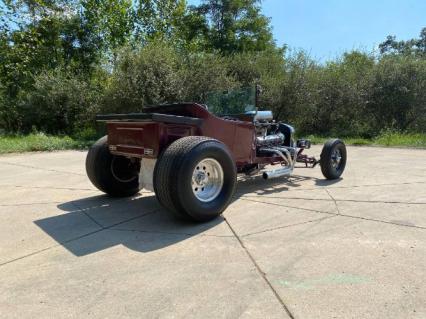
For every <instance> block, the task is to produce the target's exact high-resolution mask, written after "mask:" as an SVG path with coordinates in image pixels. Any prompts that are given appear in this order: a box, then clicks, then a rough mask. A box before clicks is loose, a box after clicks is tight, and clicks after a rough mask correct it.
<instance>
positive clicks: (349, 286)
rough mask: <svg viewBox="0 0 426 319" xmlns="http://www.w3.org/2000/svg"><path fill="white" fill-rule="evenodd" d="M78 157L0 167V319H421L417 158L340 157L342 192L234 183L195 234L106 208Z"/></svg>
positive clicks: (291, 182)
mask: <svg viewBox="0 0 426 319" xmlns="http://www.w3.org/2000/svg"><path fill="white" fill-rule="evenodd" d="M319 152H320V148H319V147H314V149H313V152H312V153H313V154H315V155H317V154H319ZM85 155H86V154H85V152H76V151H65V152H54V153H30V154H21V155H8V156H3V157H0V222H1V223H0V314H1V317H2V318H33V317H36V318H82V317H90V318H93V317H95V318H105V317H113V318H116V317H128V318H199V317H203V318H240V317H241V318H388V317H392V318H394V317H395V318H425V317H426V306H425V302H424V300H426V287H425V285H424V282H425V279H426V215H425V212H426V187H425V184H426V164H425V163H426V151H425V150H408V149H385V148H367V147H349V148H348V155H349V161H348V167H347V171H346V172H345V174H344V178H343V179H341V180H338V181H325V180H324V179H323V178H322V176H321V172H320V170H319V169H318V168H316V169H313V170H310V169H305V168H300V169H296V171H295V175H294V176H293V177H291V178H289V179H285V178H282V179H278V180H271V181H263V180H262V179H261V178H258V177H255V178H246V177H241V178H240V179H239V184H238V188H237V192H236V195H235V197H234V201H233V202H232V204H231V205H230V206H229V208H228V209H227V210H226V212H225V213H224V215H223V217H221V218H218V219H216V220H215V221H212V222H210V223H207V224H201V225H200V224H188V223H183V222H180V221H176V220H174V219H173V218H171V217H170V216H169V214H168V212H166V211H165V210H164V209H163V208H161V207H160V206H159V205H158V203H157V201H156V199H155V197H154V196H153V194H152V193H150V192H142V193H141V194H140V195H138V196H135V197H133V198H125V199H111V198H108V197H106V196H103V195H102V194H101V193H100V192H98V191H97V190H96V189H95V188H94V187H93V186H92V185H91V184H90V182H89V181H88V179H87V178H86V176H85V172H84V160H85ZM408 170H409V173H403V172H407V171H408Z"/></svg>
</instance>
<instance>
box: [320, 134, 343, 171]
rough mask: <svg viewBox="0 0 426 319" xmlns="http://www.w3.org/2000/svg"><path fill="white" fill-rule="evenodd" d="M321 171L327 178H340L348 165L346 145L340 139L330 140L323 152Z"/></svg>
mask: <svg viewBox="0 0 426 319" xmlns="http://www.w3.org/2000/svg"><path fill="white" fill-rule="evenodd" d="M320 163H321V171H322V174H323V175H324V177H325V178H327V179H338V178H339V177H340V176H341V175H342V174H343V171H344V170H345V166H346V146H345V144H344V143H343V141H341V140H339V139H332V140H328V141H327V142H326V143H325V144H324V147H323V149H322V152H321V159H320Z"/></svg>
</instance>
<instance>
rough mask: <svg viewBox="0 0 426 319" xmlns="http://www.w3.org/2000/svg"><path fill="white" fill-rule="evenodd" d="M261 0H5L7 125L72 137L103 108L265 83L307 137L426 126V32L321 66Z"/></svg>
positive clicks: (1, 114) (0, 34)
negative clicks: (282, 30) (292, 44)
mask: <svg viewBox="0 0 426 319" xmlns="http://www.w3.org/2000/svg"><path fill="white" fill-rule="evenodd" d="M260 4H261V2H260V1H259V0H204V1H203V2H202V3H201V4H200V5H198V6H187V3H186V1H185V0H0V130H1V131H2V132H3V131H7V132H29V131H31V130H32V129H33V128H35V129H37V130H41V131H45V132H48V133H67V134H71V133H76V132H79V131H81V130H82V129H85V128H87V127H93V126H94V115H95V114H96V113H98V112H129V111H132V112H135V111H141V110H143V108H144V107H146V106H147V105H151V104H158V103H166V102H176V101H195V102H201V103H204V102H206V96H207V92H211V91H222V90H227V89H232V88H243V87H247V86H251V87H253V86H254V85H255V84H261V85H262V86H263V94H262V95H261V97H260V106H261V108H264V109H271V110H273V112H274V114H275V116H276V117H277V118H278V119H279V120H283V121H287V122H289V123H292V124H294V125H295V126H296V127H297V128H298V130H299V131H300V132H302V133H307V134H311V133H315V134H324V135H326V134H330V135H347V136H350V135H353V136H355V135H356V136H362V137H372V136H375V135H377V134H379V133H380V132H381V131H382V130H396V131H411V132H425V131H426V109H425V107H426V53H425V52H426V29H423V30H422V31H421V33H420V36H419V38H417V39H411V40H408V41H397V39H396V38H395V37H388V38H387V39H386V41H385V42H383V43H382V44H381V45H380V50H381V53H380V54H367V53H364V52H357V51H353V52H347V53H345V54H343V55H342V56H341V57H340V58H338V59H335V60H333V61H328V62H326V63H318V62H317V61H315V60H313V59H311V58H310V57H309V56H308V55H307V54H306V53H304V52H301V51H296V52H294V51H290V50H285V49H282V48H278V47H277V46H276V45H275V43H274V41H273V39H272V34H271V28H270V24H269V20H268V18H266V17H265V16H263V15H262V14H261V11H260Z"/></svg>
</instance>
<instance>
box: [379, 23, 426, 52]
mask: <svg viewBox="0 0 426 319" xmlns="http://www.w3.org/2000/svg"><path fill="white" fill-rule="evenodd" d="M379 48H380V53H382V54H385V53H396V54H404V55H415V56H420V57H425V56H426V28H423V29H422V30H421V32H420V36H419V38H418V39H411V40H407V41H397V40H396V37H395V36H391V35H389V36H388V37H387V39H386V41H384V42H382V43H381V44H380V45H379Z"/></svg>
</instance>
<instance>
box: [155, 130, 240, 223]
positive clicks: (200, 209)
mask: <svg viewBox="0 0 426 319" xmlns="http://www.w3.org/2000/svg"><path fill="white" fill-rule="evenodd" d="M236 179H237V171H236V167H235V163H234V161H233V159H232V156H231V154H230V152H229V150H228V149H227V147H226V146H225V145H224V144H223V143H221V142H219V141H217V140H215V139H211V138H208V137H202V136H188V137H183V138H181V139H179V140H177V141H175V142H173V143H172V144H171V145H170V146H169V147H168V148H167V149H166V150H165V151H164V152H163V153H162V155H161V156H160V158H159V159H158V161H157V164H156V167H155V170H154V190H155V194H156V196H157V198H158V200H159V202H160V203H161V204H162V205H163V206H164V207H165V208H167V209H168V210H169V211H171V212H172V213H174V214H175V215H176V216H177V217H179V218H182V219H187V220H192V221H196V222H206V221H209V220H212V219H214V218H216V217H217V216H219V215H220V214H221V213H222V212H223V211H224V210H225V209H226V207H227V206H228V205H229V202H230V201H231V198H232V195H233V194H234V190H235V185H236Z"/></svg>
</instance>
